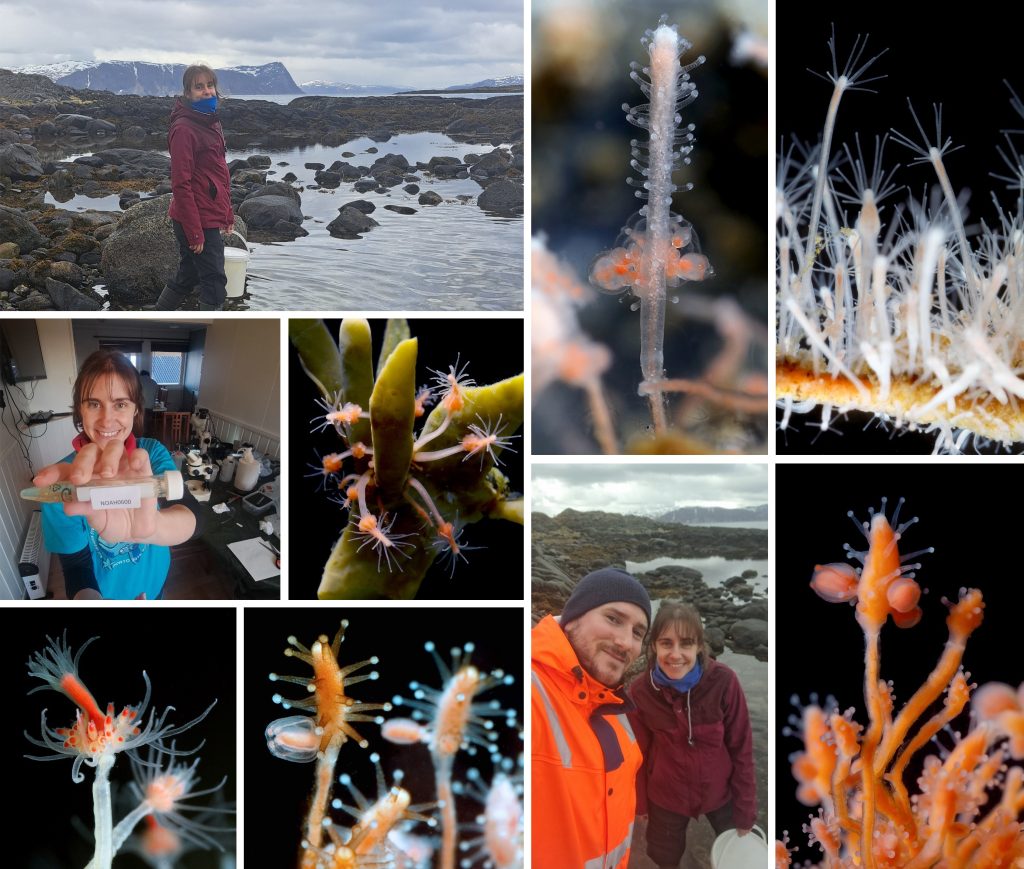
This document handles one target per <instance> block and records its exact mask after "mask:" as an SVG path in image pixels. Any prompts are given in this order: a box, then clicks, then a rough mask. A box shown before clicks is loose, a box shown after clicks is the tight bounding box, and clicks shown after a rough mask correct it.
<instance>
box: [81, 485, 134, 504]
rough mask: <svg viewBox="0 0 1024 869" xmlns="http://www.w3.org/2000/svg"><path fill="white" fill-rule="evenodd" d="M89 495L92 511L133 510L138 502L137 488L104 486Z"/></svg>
mask: <svg viewBox="0 0 1024 869" xmlns="http://www.w3.org/2000/svg"><path fill="white" fill-rule="evenodd" d="M89 495H90V500H91V501H92V506H93V509H94V510H115V509H118V508H121V509H126V508H127V509H135V508H136V507H138V506H139V501H140V495H139V487H138V486H109V487H108V486H104V487H103V488H102V489H93V490H92V491H91V492H90V493H89Z"/></svg>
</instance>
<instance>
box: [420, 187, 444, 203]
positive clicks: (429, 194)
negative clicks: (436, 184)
mask: <svg viewBox="0 0 1024 869" xmlns="http://www.w3.org/2000/svg"><path fill="white" fill-rule="evenodd" d="M418 201H419V203H420V205H440V204H441V203H442V202H444V200H443V199H442V198H441V197H440V195H438V194H437V193H435V192H434V191H433V190H425V191H423V193H421V194H420V198H419V200H418Z"/></svg>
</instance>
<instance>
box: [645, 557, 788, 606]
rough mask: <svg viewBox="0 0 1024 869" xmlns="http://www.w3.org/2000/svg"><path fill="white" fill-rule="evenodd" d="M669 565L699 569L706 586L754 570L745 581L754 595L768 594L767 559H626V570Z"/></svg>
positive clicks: (649, 568) (718, 584)
mask: <svg viewBox="0 0 1024 869" xmlns="http://www.w3.org/2000/svg"><path fill="white" fill-rule="evenodd" d="M670 565H678V566H681V567H689V568H692V569H693V570H697V571H699V572H700V575H701V577H702V578H703V580H704V584H705V585H706V586H708V588H712V587H715V586H721V585H722V584H723V583H724V582H725V581H726V580H727V579H731V578H732V577H734V576H739V575H740V574H741V573H743V571H744V570H756V571H757V576H756V577H754V578H753V579H749V580H747V582H749V583H750V585H751V587H752V588H753V589H754V594H755V595H758V596H762V597H763V596H766V595H767V594H768V560H767V559H726V558H721V557H719V556H717V555H716V556H713V557H712V558H655V559H652V560H651V561H627V562H626V572H627V573H633V574H636V573H647V572H648V571H651V570H657V569H658V568H659V567H668V566H670ZM737 602H738V599H737Z"/></svg>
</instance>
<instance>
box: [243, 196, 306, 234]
mask: <svg viewBox="0 0 1024 869" xmlns="http://www.w3.org/2000/svg"><path fill="white" fill-rule="evenodd" d="M238 214H239V215H240V216H241V218H242V219H243V220H244V221H245V222H246V223H247V224H248V225H249V227H250V228H251V229H254V230H270V229H273V228H274V227H275V226H276V225H277V224H278V222H280V221H284V222H286V223H291V224H294V225H295V226H300V225H301V224H302V209H301V208H299V206H298V205H297V204H296V202H295V200H294V199H292V198H291V197H290V196H281V195H278V194H271V195H260V196H253V197H250V198H248V199H246V200H245V201H244V202H243V203H242V204H241V205H240V206H239V208H238Z"/></svg>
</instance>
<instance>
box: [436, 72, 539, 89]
mask: <svg viewBox="0 0 1024 869" xmlns="http://www.w3.org/2000/svg"><path fill="white" fill-rule="evenodd" d="M522 86H523V77H522V76H521V75H503V76H501V77H499V78H485V79H484V80H483V81H475V82H473V83H472V84H453V85H451V86H450V87H446V88H445V90H446V91H455V90H459V91H468V90H478V89H480V88H504V87H522Z"/></svg>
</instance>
